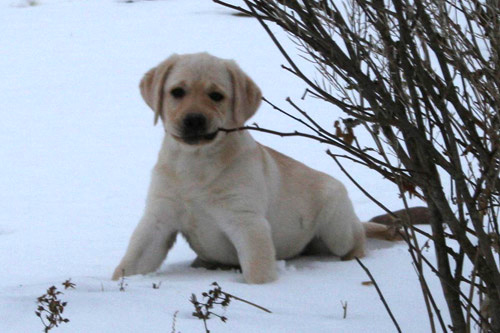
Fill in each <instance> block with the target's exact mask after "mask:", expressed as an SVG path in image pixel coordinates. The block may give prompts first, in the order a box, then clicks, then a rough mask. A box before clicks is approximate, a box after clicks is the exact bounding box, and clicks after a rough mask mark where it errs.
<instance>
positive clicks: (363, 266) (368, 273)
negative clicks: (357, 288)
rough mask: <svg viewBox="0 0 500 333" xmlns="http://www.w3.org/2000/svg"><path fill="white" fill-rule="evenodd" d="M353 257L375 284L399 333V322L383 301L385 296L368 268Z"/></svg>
mask: <svg viewBox="0 0 500 333" xmlns="http://www.w3.org/2000/svg"><path fill="white" fill-rule="evenodd" d="M354 259H356V261H357V262H358V264H359V265H360V266H361V268H363V270H364V271H365V272H366V274H367V275H368V277H369V278H370V280H371V281H372V282H373V285H374V286H375V289H377V293H378V295H379V297H380V299H381V300H382V303H384V306H385V309H386V310H387V313H389V316H390V317H391V319H392V322H393V323H394V326H396V329H397V330H398V332H400V333H401V328H400V327H399V324H398V322H397V321H396V318H394V315H393V314H392V311H391V309H390V308H389V305H388V304H387V302H386V301H385V297H384V295H383V294H382V291H380V288H379V287H378V284H377V282H376V281H375V279H374V278H373V276H372V273H370V271H369V270H368V268H366V266H365V265H363V263H362V262H361V260H359V258H357V257H355V258H354Z"/></svg>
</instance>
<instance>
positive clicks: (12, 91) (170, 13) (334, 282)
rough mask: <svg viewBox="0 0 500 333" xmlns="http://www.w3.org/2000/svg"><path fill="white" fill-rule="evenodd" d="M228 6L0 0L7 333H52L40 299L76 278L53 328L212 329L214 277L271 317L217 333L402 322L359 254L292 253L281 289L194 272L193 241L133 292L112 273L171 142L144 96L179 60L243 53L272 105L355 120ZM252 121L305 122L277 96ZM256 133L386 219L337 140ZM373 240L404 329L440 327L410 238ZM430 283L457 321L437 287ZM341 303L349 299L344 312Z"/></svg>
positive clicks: (380, 191) (394, 199)
mask: <svg viewBox="0 0 500 333" xmlns="http://www.w3.org/2000/svg"><path fill="white" fill-rule="evenodd" d="M30 3H32V4H33V5H29V4H30ZM228 13H229V10H228V9H226V8H223V7H221V6H219V5H216V4H214V3H212V2H211V1H208V0H165V1H138V2H134V3H125V2H119V1H112V0H73V1H70V0H36V1H28V0H3V1H2V3H0V112H1V118H0V119H1V121H0V142H1V144H0V175H1V176H0V267H1V269H0V332H16V333H18V332H41V331H42V329H43V326H42V324H41V323H40V320H39V318H37V317H36V316H35V314H34V311H35V309H36V298H37V297H38V296H41V295H42V294H43V293H45V291H46V289H47V288H48V287H50V286H51V285H56V286H57V287H58V289H63V288H62V286H61V282H63V281H65V280H67V279H68V278H71V281H72V282H74V283H75V284H76V289H74V290H62V291H63V292H64V294H63V295H61V296H60V298H61V299H62V300H64V301H67V302H68V304H67V307H66V311H65V312H64V317H67V318H69V319H70V322H69V323H67V324H62V325H61V326H60V327H59V328H56V329H54V331H55V332H85V333H88V332H170V331H171V326H172V320H173V314H174V313H175V312H176V311H179V312H178V315H177V319H176V329H177V331H180V332H183V333H187V332H204V329H203V323H202V321H200V320H198V319H196V318H194V317H193V316H192V315H191V313H192V311H193V306H192V304H191V303H189V297H190V295H191V293H195V294H197V295H198V296H199V295H200V294H201V292H202V291H207V290H208V289H209V288H210V284H211V283H212V282H213V281H217V282H218V283H219V284H220V285H221V286H222V289H223V290H225V291H227V292H229V293H232V294H234V295H237V296H239V297H242V298H246V299H248V300H250V301H252V302H255V303H257V304H260V305H262V306H264V307H266V308H269V309H270V310H271V311H272V312H273V313H272V314H268V313H264V312H262V311H260V310H258V309H256V308H253V307H250V306H248V305H246V304H243V303H239V302H236V301H234V302H233V303H232V304H231V305H230V306H229V308H228V309H227V311H226V312H225V315H226V316H227V317H228V318H229V320H228V322H227V323H225V324H224V323H222V322H220V321H218V320H217V319H211V320H209V322H208V326H209V328H210V329H211V331H212V332H243V333H249V332H392V331H395V328H394V326H393V324H392V322H391V320H390V318H389V316H388V315H387V313H386V311H385V309H384V307H383V304H382V302H381V301H380V300H379V297H378V295H377V293H376V291H375V288H374V287H373V286H365V285H362V282H363V281H367V280H368V277H367V276H366V274H365V273H364V271H363V270H362V269H361V267H360V266H359V265H358V264H357V263H356V262H355V261H350V262H341V261H339V260H338V259H337V258H315V257H310V258H300V259H296V260H292V261H289V262H286V263H285V262H280V263H279V267H280V269H279V279H278V280H277V281H276V282H274V283H271V284H267V285H247V284H245V283H244V282H243V279H242V276H241V274H239V273H237V272H235V271H207V270H204V269H194V268H190V266H189V265H190V262H191V261H192V260H193V259H194V257H195V254H194V253H193V252H192V251H191V250H190V249H189V247H188V245H187V244H186V243H185V241H184V240H182V239H181V238H180V237H179V239H178V240H177V243H176V244H175V246H174V249H173V250H172V251H171V253H170V254H169V256H168V258H167V260H166V261H165V263H164V264H163V265H162V267H161V268H160V270H159V271H158V272H156V273H154V274H149V275H147V276H134V277H131V278H128V279H126V284H127V286H126V287H125V289H126V290H125V291H124V292H121V291H119V286H118V284H117V283H116V282H112V281H110V277H111V273H112V271H113V269H114V267H115V266H116V264H117V263H118V261H119V260H120V258H121V256H122V255H123V253H124V251H125V247H126V245H127V243H128V239H129V237H130V235H131V233H132V230H133V228H134V227H135V225H136V223H137V221H138V219H139V218H140V216H141V213H142V209H143V206H144V201H145V196H146V190H147V186H148V182H149V174H150V170H151V168H152V166H153V164H154V162H155V159H156V156H157V151H158V149H159V145H160V140H161V137H162V130H161V128H160V127H159V126H157V127H153V113H152V112H151V111H150V110H149V109H148V107H147V106H146V104H145V103H144V102H143V101H142V99H141V97H140V94H139V91H138V82H139V80H140V78H141V77H142V75H143V74H144V73H145V72H146V71H147V70H148V69H149V68H151V67H153V66H154V65H156V64H157V63H158V62H159V61H161V60H163V59H164V58H166V57H167V56H168V55H170V54H171V53H189V52H198V51H208V52H210V53H212V54H214V55H217V56H220V57H224V58H232V59H235V60H236V61H237V62H238V63H239V64H240V66H241V67H242V68H243V69H244V70H245V71H246V72H247V73H248V74H249V75H250V76H251V77H252V78H253V79H254V80H255V81H256V82H257V83H258V85H259V86H260V87H261V89H262V91H263V92H264V95H265V97H266V98H267V99H269V100H271V101H273V102H275V103H276V104H278V105H280V106H282V107H284V108H286V109H288V110H290V108H289V107H288V105H287V103H286V102H285V101H284V100H285V98H286V97H287V96H290V97H292V98H293V99H294V100H295V101H298V103H299V104H300V105H301V106H302V107H304V108H306V109H307V110H309V111H310V112H315V113H316V114H318V116H319V117H322V119H325V120H326V123H328V122H330V123H332V124H333V121H334V120H336V119H337V118H338V117H339V116H341V114H340V113H339V111H337V110H332V109H331V108H330V107H329V106H327V105H325V104H323V103H321V102H319V101H316V100H313V99H310V98H309V99H306V100H305V101H300V97H301V95H302V93H303V91H304V88H305V85H304V84H303V83H302V82H300V81H299V80H298V79H296V78H294V77H293V76H292V75H291V74H290V73H288V72H286V71H285V70H283V69H281V67H280V65H281V64H284V63H285V60H284V58H283V57H282V56H281V55H280V53H279V52H278V50H277V49H276V47H275V46H274V45H273V43H272V41H271V40H270V38H269V37H268V36H267V35H266V33H265V32H264V30H263V29H262V28H261V27H260V25H259V23H258V22H257V21H254V20H252V19H250V18H241V17H235V16H231V15H229V14H228ZM276 32H277V33H278V35H279V36H280V37H281V40H282V42H283V43H284V45H285V46H287V47H289V50H292V52H294V51H293V50H294V45H293V43H292V42H291V41H290V40H288V38H287V37H286V36H285V35H283V34H282V33H281V32H280V31H279V30H278V29H276ZM302 63H304V62H302ZM306 66H307V65H306ZM310 69H311V68H309V69H308V70H310ZM252 122H257V123H258V124H259V125H260V126H261V127H267V128H273V129H277V130H284V131H291V130H293V129H296V128H297V125H296V124H295V123H293V122H292V121H290V120H289V119H287V118H285V117H284V116H283V115H281V114H279V113H278V112H276V111H273V110H272V108H271V107H269V106H268V105H265V104H264V105H263V106H262V107H261V109H260V111H259V112H258V114H257V115H256V116H255V117H254V118H253V119H252V120H250V123H252ZM254 136H255V137H256V138H257V139H258V140H259V141H261V142H262V143H264V144H266V145H269V146H271V147H273V148H275V149H277V150H279V151H282V152H284V153H286V154H288V155H291V156H292V157H294V158H296V159H298V160H300V161H302V162H304V163H306V164H308V165H310V166H312V167H314V168H316V169H319V170H322V171H324V172H327V173H329V174H331V175H333V176H335V177H337V178H339V179H341V180H342V181H344V183H345V184H346V185H347V187H348V189H349V192H350V196H351V198H352V200H353V202H354V205H355V207H356V210H357V212H358V214H359V216H360V218H361V219H363V220H366V219H368V218H370V217H372V216H374V215H378V214H380V213H381V210H380V209H379V208H378V207H377V206H376V205H375V204H374V203H372V202H371V201H370V200H369V199H367V198H366V197H365V196H364V195H363V194H362V193H361V192H360V191H359V190H358V189H357V188H356V187H355V186H354V185H353V184H352V183H350V182H349V180H348V179H347V178H346V177H345V176H344V175H343V174H342V173H341V171H340V170H339V169H338V167H337V166H336V165H335V163H334V162H333V161H332V160H331V159H330V158H329V157H328V156H327V155H326V154H325V153H324V151H325V149H326V148H327V147H325V146H321V145H319V144H317V143H314V142H311V141H307V140H304V139H296V138H295V139H282V138H279V137H276V136H271V135H265V134H262V133H255V134H254ZM346 166H347V167H348V169H349V171H350V172H352V174H353V175H354V176H355V177H356V179H357V180H358V181H360V182H361V183H362V184H363V185H364V186H366V187H367V188H368V189H370V191H371V193H372V194H373V195H375V196H376V197H377V198H378V199H379V200H380V201H382V202H383V203H384V204H386V205H387V206H388V207H389V208H391V209H399V208H401V206H402V204H401V203H400V201H399V200H398V194H397V190H396V188H395V187H394V186H392V185H391V184H389V182H387V181H385V180H383V179H382V178H381V177H380V176H378V175H377V174H374V173H372V172H369V171H367V170H366V169H364V168H362V167H359V166H356V165H351V164H346ZM414 204H418V202H416V201H415V202H414ZM368 247H369V249H370V251H369V253H368V255H367V257H366V258H364V259H363V262H364V263H365V265H367V266H368V267H369V269H370V270H371V272H372V274H373V275H374V276H375V278H376V279H377V282H378V283H379V285H380V288H381V289H382V291H383V292H384V295H385V297H386V299H387V301H388V303H389V304H390V306H391V308H392V311H393V312H394V315H395V317H396V319H397V320H398V322H399V324H400V325H401V328H402V330H403V332H427V331H429V326H428V321H427V314H426V310H425V305H424V302H423V298H422V296H421V291H420V287H419V284H418V281H417V277H416V274H415V271H414V268H413V266H412V264H411V260H410V256H409V255H408V251H407V249H406V246H405V245H404V244H403V243H389V242H383V241H370V242H369V244H368ZM430 251H431V250H430ZM429 255H430V256H431V257H432V254H431V252H430V253H429ZM428 276H431V274H430V273H428ZM160 281H161V286H160V288H159V289H153V288H152V284H153V283H159V282H160ZM429 283H430V287H431V289H432V290H434V291H435V292H434V294H435V296H437V302H438V303H439V304H440V305H441V306H442V311H443V313H445V316H446V308H445V306H444V302H443V300H442V297H441V292H440V287H439V281H437V279H435V278H431V279H429ZM341 302H347V304H348V305H347V317H346V318H345V319H343V318H342V317H343V309H342V305H341Z"/></svg>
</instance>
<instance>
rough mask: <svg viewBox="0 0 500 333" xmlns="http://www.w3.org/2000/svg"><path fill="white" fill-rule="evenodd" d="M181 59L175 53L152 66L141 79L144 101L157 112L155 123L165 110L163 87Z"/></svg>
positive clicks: (140, 86)
mask: <svg viewBox="0 0 500 333" xmlns="http://www.w3.org/2000/svg"><path fill="white" fill-rule="evenodd" d="M178 59H179V56H178V55H177V54H173V55H171V56H170V57H168V58H167V59H166V60H164V61H163V62H161V63H160V64H159V65H158V66H156V67H154V68H151V69H150V70H149V71H148V72H147V73H146V74H144V77H143V78H142V80H141V83H140V85H139V88H140V89H141V95H142V98H143V99H144V101H145V102H146V103H147V104H148V105H149V107H150V108H151V109H152V110H153V111H154V112H155V121H154V124H155V125H156V123H157V122H158V118H159V117H162V116H163V115H162V112H163V110H162V109H163V89H164V88H165V82H166V81H167V77H168V73H169V72H170V70H171V69H172V67H173V66H174V64H175V63H176V62H177V60H178Z"/></svg>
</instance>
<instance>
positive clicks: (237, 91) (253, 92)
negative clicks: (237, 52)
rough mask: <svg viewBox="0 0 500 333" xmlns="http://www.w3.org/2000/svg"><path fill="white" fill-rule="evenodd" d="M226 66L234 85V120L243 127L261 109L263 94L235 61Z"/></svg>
mask: <svg viewBox="0 0 500 333" xmlns="http://www.w3.org/2000/svg"><path fill="white" fill-rule="evenodd" d="M226 66H227V70H228V71H229V74H230V76H231V80H232V84H233V120H234V122H235V123H236V124H237V125H240V126H242V125H243V124H244V123H245V121H247V120H248V119H249V118H250V117H251V116H253V115H254V113H255V112H256V111H257V109H258V108H259V105H260V102H261V100H262V93H261V91H260V89H259V87H257V85H256V84H255V83H254V82H253V81H252V79H251V78H250V77H249V76H248V75H246V74H245V73H244V72H243V71H242V70H241V68H240V67H239V66H238V65H237V64H236V63H235V62H234V61H232V60H230V61H227V62H226Z"/></svg>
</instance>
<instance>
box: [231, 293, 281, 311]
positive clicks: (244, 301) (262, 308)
mask: <svg viewBox="0 0 500 333" xmlns="http://www.w3.org/2000/svg"><path fill="white" fill-rule="evenodd" d="M224 293H225V294H226V295H227V296H229V297H231V298H234V299H235V300H237V301H240V302H243V303H246V304H248V305H251V306H254V307H256V308H257V309H261V310H262V311H265V312H267V313H272V312H271V311H270V310H268V309H266V308H265V307H263V306H260V305H258V304H255V303H252V302H250V301H247V300H246V299H243V298H239V297H238V296H234V295H232V294H230V293H226V292H224Z"/></svg>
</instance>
